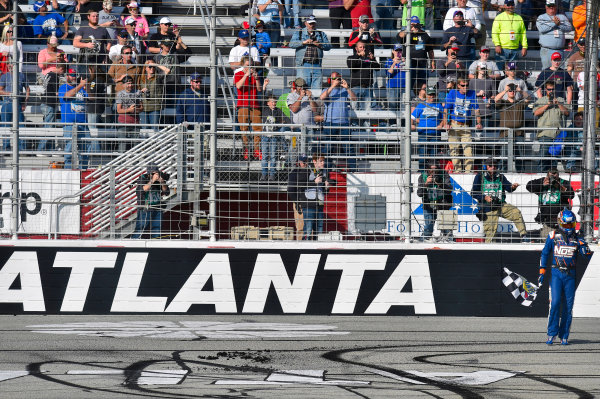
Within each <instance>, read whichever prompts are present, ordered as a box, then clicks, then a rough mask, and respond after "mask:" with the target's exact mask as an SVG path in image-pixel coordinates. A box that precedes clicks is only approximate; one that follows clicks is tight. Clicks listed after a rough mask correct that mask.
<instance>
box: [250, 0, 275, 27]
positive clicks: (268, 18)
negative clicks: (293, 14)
mask: <svg viewBox="0 0 600 399" xmlns="http://www.w3.org/2000/svg"><path fill="white" fill-rule="evenodd" d="M266 3H267V0H258V3H256V5H257V6H262V5H264V4H266ZM260 19H262V20H263V22H264V23H265V24H266V23H267V22H277V23H280V21H279V3H278V2H273V3H271V4H269V5H268V6H267V8H266V9H265V10H264V11H263V12H261V13H260Z"/></svg>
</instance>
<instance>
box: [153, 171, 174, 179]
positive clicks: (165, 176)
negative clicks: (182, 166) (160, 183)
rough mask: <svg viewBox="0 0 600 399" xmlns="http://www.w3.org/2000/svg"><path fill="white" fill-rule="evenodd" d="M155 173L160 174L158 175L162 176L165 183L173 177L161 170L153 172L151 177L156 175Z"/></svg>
mask: <svg viewBox="0 0 600 399" xmlns="http://www.w3.org/2000/svg"><path fill="white" fill-rule="evenodd" d="M155 173H158V175H159V176H160V178H161V179H163V180H164V181H167V180H169V178H170V177H171V175H170V174H168V173H166V172H161V171H160V170H154V171H152V173H151V175H154V174H155Z"/></svg>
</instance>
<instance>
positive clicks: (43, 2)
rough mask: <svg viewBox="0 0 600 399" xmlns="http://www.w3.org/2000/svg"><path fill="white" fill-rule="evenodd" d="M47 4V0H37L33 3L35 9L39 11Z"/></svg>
mask: <svg viewBox="0 0 600 399" xmlns="http://www.w3.org/2000/svg"><path fill="white" fill-rule="evenodd" d="M45 6H46V2H45V1H36V2H35V3H33V11H35V12H38V11H40V8H42V7H45Z"/></svg>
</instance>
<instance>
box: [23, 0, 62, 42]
mask: <svg viewBox="0 0 600 399" xmlns="http://www.w3.org/2000/svg"><path fill="white" fill-rule="evenodd" d="M33 9H34V11H35V12H37V13H38V15H37V16H36V17H35V19H34V20H33V23H32V25H33V34H34V35H35V36H36V37H38V38H46V37H48V36H52V35H53V34H54V35H55V36H56V37H57V38H58V40H59V41H62V40H65V39H67V36H68V35H69V22H68V21H67V20H66V19H65V18H63V16H62V15H60V14H58V13H56V12H48V6H47V5H46V2H45V1H36V2H35V3H33Z"/></svg>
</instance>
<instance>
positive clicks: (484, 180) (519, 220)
mask: <svg viewBox="0 0 600 399" xmlns="http://www.w3.org/2000/svg"><path fill="white" fill-rule="evenodd" d="M485 165H486V167H487V171H486V172H480V173H477V174H476V175H475V179H473V188H472V191H471V195H472V196H473V198H474V199H476V200H477V202H478V203H479V204H478V207H479V212H478V213H477V218H478V219H479V220H482V221H483V231H484V233H485V242H486V243H491V242H492V240H493V238H494V236H495V235H496V231H497V230H498V218H500V217H503V218H505V219H508V220H510V221H511V222H513V223H514V224H515V226H516V227H517V230H518V231H519V234H520V235H521V240H522V241H523V242H530V239H529V238H528V237H527V230H526V229H525V222H524V221H523V215H522V214H521V211H520V210H519V209H518V208H517V207H515V206H513V205H511V204H508V203H507V202H506V192H509V193H512V192H513V191H515V190H516V189H517V187H519V183H511V182H509V181H508V179H507V178H506V176H504V175H503V174H501V173H498V162H497V161H496V160H495V159H494V158H492V157H489V158H488V159H487V160H486V161H485Z"/></svg>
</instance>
